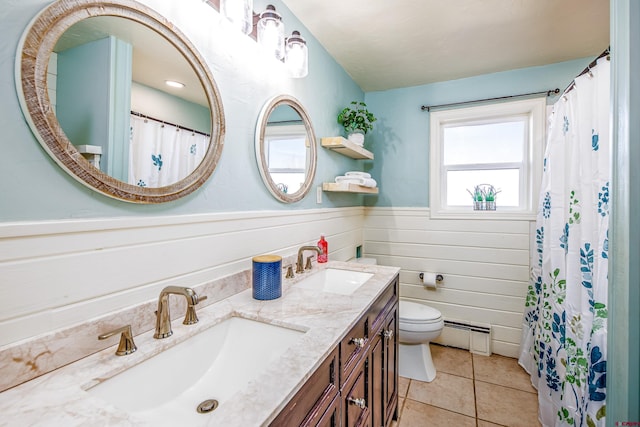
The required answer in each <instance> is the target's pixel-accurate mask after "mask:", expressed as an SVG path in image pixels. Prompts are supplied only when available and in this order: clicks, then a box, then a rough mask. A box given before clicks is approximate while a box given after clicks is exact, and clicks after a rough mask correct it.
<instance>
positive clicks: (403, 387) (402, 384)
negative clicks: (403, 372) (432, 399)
mask: <svg viewBox="0 0 640 427" xmlns="http://www.w3.org/2000/svg"><path fill="white" fill-rule="evenodd" d="M410 381H411V380H410V379H409V378H405V377H398V396H399V397H406V396H407V390H409V382H410Z"/></svg>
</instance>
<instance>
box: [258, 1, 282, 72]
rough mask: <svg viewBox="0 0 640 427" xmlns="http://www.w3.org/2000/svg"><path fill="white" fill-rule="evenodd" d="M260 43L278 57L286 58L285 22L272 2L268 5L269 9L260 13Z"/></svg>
mask: <svg viewBox="0 0 640 427" xmlns="http://www.w3.org/2000/svg"><path fill="white" fill-rule="evenodd" d="M258 43H260V44H261V45H262V46H263V48H264V49H266V51H267V52H269V53H273V55H274V56H275V57H276V58H277V59H280V60H282V59H284V54H285V51H284V23H283V22H282V17H281V16H280V14H279V13H278V12H276V8H275V7H274V6H273V5H272V4H270V5H267V9H266V10H265V11H264V12H262V13H261V14H260V20H259V21H258Z"/></svg>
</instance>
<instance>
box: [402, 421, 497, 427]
mask: <svg viewBox="0 0 640 427" xmlns="http://www.w3.org/2000/svg"><path fill="white" fill-rule="evenodd" d="M396 427H397V426H396ZM478 427H502V426H501V425H500V424H494V423H490V422H489V421H483V420H478Z"/></svg>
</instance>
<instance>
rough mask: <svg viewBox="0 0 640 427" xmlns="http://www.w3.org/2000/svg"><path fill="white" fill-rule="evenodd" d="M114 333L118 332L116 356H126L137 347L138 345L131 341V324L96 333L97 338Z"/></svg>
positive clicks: (103, 337)
mask: <svg viewBox="0 0 640 427" xmlns="http://www.w3.org/2000/svg"><path fill="white" fill-rule="evenodd" d="M116 334H120V344H118V349H117V350H116V355H117V356H126V355H127V354H131V353H133V352H134V351H136V350H137V349H138V347H136V343H135V342H133V335H132V334H131V325H126V326H123V327H121V328H118V329H115V330H113V331H111V332H107V333H105V334H102V335H98V339H99V340H105V339H107V338H109V337H112V336H114V335H116Z"/></svg>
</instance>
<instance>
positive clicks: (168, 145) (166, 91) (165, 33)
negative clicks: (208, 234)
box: [16, 0, 224, 203]
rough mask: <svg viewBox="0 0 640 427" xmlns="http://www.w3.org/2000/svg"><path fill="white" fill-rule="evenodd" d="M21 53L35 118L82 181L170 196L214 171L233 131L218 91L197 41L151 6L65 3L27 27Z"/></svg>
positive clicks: (123, 196) (108, 190)
mask: <svg viewBox="0 0 640 427" xmlns="http://www.w3.org/2000/svg"><path fill="white" fill-rule="evenodd" d="M16 60H17V62H18V63H17V67H16V68H17V70H18V74H19V75H18V76H17V79H16V80H17V85H18V95H19V97H20V100H21V103H22V108H23V111H24V114H25V117H26V118H27V121H28V122H29V124H30V126H31V127H32V130H33V132H34V134H35V135H36V137H37V138H38V140H39V141H40V143H41V144H42V146H43V147H44V148H45V149H46V150H47V151H48V152H49V154H50V155H51V156H52V157H53V158H54V159H55V160H56V162H57V163H58V164H59V165H60V166H62V167H63V168H64V169H65V170H67V171H68V172H69V173H70V174H71V175H72V176H73V177H74V178H76V179H77V180H78V181H80V182H81V183H83V184H85V185H87V186H89V187H90V188H92V189H94V190H96V191H99V192H101V193H103V194H105V195H107V196H110V197H114V198H116V199H120V200H124V201H129V202H137V203H160V202H166V201H171V200H175V199H177V198H179V197H183V196H185V195H187V194H189V193H191V192H193V191H195V190H196V189H197V188H198V187H200V186H201V185H202V184H203V183H204V182H205V181H206V180H207V178H209V177H210V176H211V174H212V173H213V170H214V169H215V167H216V165H217V162H218V160H219V158H220V154H221V151H222V146H223V138H224V113H223V109H222V102H221V100H220V96H219V93H218V89H217V87H216V85H215V82H214V80H213V77H212V75H211V72H210V71H209V69H208V67H207V65H206V63H205V61H204V59H203V58H202V57H201V55H200V54H199V53H198V52H197V50H196V49H195V48H194V46H193V45H192V44H191V42H189V40H188V39H187V38H186V37H185V36H184V35H183V34H182V33H181V32H180V31H179V30H177V29H176V28H175V27H174V26H173V25H172V24H171V23H169V22H168V21H167V20H166V19H165V18H163V17H162V16H160V15H159V14H158V13H156V12H154V11H153V10H151V9H149V8H148V7H146V6H144V5H141V4H139V3H136V2H134V1H130V0H111V1H106V2H102V1H101V2H98V1H95V2H94V1H92V0H66V1H59V2H55V3H53V4H52V5H50V6H49V7H47V8H46V9H44V10H43V11H42V12H41V13H40V14H39V15H38V16H37V17H36V18H35V19H34V20H33V22H32V23H31V25H30V26H29V27H28V28H27V30H26V31H25V34H24V35H23V39H22V40H21V44H20V46H19V48H18V58H17V59H16Z"/></svg>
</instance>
